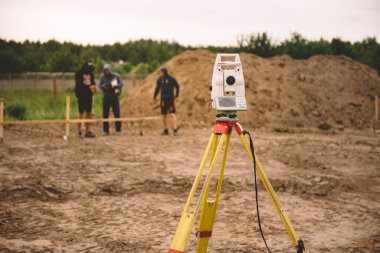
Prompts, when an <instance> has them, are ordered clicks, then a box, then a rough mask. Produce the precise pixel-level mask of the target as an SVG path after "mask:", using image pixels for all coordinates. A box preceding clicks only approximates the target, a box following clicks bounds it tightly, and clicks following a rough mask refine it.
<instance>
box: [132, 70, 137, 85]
mask: <svg viewBox="0 0 380 253" xmlns="http://www.w3.org/2000/svg"><path fill="white" fill-rule="evenodd" d="M135 87H136V74H134V73H133V74H132V88H135Z"/></svg>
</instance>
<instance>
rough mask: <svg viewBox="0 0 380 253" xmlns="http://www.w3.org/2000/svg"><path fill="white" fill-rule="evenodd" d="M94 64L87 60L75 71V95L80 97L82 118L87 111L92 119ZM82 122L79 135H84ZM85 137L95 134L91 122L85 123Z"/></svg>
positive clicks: (79, 114) (87, 114)
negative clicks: (91, 128)
mask: <svg viewBox="0 0 380 253" xmlns="http://www.w3.org/2000/svg"><path fill="white" fill-rule="evenodd" d="M93 71H94V65H93V63H92V62H91V61H86V62H85V63H84V64H83V65H82V68H81V69H80V70H78V71H77V72H76V73H75V95H76V97H77V99H78V112H79V113H78V118H79V119H82V118H83V114H84V113H86V118H87V119H90V118H91V114H92V96H93V94H94V93H95V80H94V74H93V73H92V72H93ZM81 128H82V124H81V123H78V133H77V136H78V137H80V138H81V137H83V135H82V130H81ZM85 131H86V132H85V134H84V137H87V138H93V137H95V135H94V134H93V133H92V132H91V131H90V123H85Z"/></svg>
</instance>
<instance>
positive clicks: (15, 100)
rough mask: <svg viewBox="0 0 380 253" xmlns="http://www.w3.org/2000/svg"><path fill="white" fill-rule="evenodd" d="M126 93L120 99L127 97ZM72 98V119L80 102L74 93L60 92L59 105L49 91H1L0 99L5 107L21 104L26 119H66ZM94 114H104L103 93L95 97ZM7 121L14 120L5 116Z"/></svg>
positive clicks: (75, 116) (75, 115)
mask: <svg viewBox="0 0 380 253" xmlns="http://www.w3.org/2000/svg"><path fill="white" fill-rule="evenodd" d="M125 93H126V92H125V91H124V92H123V94H122V95H121V96H120V99H121V98H122V97H123V96H124V95H125ZM67 95H69V96H70V118H77V114H78V102H77V99H76V97H75V93H74V92H73V91H60V92H58V93H57V103H56V104H54V102H53V94H52V92H51V90H48V89H6V90H0V98H3V99H4V104H5V107H7V106H9V105H15V104H19V105H20V104H21V105H24V106H25V107H26V115H25V119H27V120H41V119H65V117H66V96H67ZM93 113H94V114H95V115H96V116H101V114H102V93H101V92H99V91H98V92H97V93H96V94H95V96H94V106H93ZM5 120H14V118H11V117H9V116H8V115H5Z"/></svg>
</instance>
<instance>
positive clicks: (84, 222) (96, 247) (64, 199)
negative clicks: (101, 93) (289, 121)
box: [0, 127, 380, 253]
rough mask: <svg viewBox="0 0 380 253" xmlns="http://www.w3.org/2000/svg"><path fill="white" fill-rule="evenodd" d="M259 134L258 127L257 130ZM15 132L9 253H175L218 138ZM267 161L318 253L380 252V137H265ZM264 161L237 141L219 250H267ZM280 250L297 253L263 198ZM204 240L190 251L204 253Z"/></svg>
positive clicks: (220, 218)
mask: <svg viewBox="0 0 380 253" xmlns="http://www.w3.org/2000/svg"><path fill="white" fill-rule="evenodd" d="M248 130H250V129H248ZM60 132H63V131H61V129H60V131H57V129H50V128H48V127H44V128H40V127H22V128H19V127H12V128H11V129H6V132H5V142H4V143H1V144H0V173H1V179H0V252H167V250H168V248H169V245H170V243H171V239H172V237H173V234H174V232H175V229H176V226H177V224H178V221H179V217H180V215H181V212H182V209H183V206H184V203H185V200H186V197H187V194H188V193H189V190H190V187H191V185H192V182H193V179H194V176H195V173H196V170H197V168H198V166H199V163H200V160H201V156H202V154H203V152H204V149H205V147H206V145H207V141H208V139H209V136H210V133H211V129H209V128H203V129H196V130H191V129H189V128H187V129H182V130H181V134H180V136H178V137H173V136H170V137H162V136H159V130H147V131H146V132H145V135H144V136H139V135H137V134H136V133H135V132H132V131H131V130H129V129H128V130H126V131H125V132H124V134H123V135H121V136H116V135H110V136H105V137H102V136H101V137H97V138H95V139H76V138H74V137H72V138H71V139H70V140H69V142H68V143H65V142H64V141H63V140H62V137H61V136H60V134H59V133H60ZM253 135H254V143H255V146H256V152H257V154H258V156H259V157H260V160H261V163H262V165H263V167H264V170H265V171H266V172H267V174H268V177H269V179H270V181H271V182H272V184H273V186H274V188H275V190H276V191H277V193H278V196H279V198H280V200H281V202H282V204H283V205H284V208H285V209H286V211H287V213H288V215H289V217H290V219H291V220H292V222H293V225H294V227H295V229H296V231H297V233H298V235H299V236H300V237H301V238H302V239H303V240H304V241H305V243H306V247H307V250H308V252H335V253H336V252H380V197H379V194H380V179H379V178H380V138H379V135H377V137H376V136H374V135H373V134H371V133H366V132H363V131H361V132H351V133H347V132H346V131H344V132H337V133H334V132H330V133H322V132H303V133H278V132H270V131H265V130H257V131H253ZM253 187H254V185H253V173H252V163H251V161H250V160H249V159H248V156H247V154H246V153H245V151H244V149H243V148H242V145H241V144H240V142H239V139H238V137H237V135H236V134H233V136H232V143H231V148H230V152H229V155H228V162H227V169H226V175H225V180H224V184H223V189H222V196H221V200H220V205H219V209H218V213H217V218H216V223H215V228H214V232H213V237H212V239H211V241H210V246H209V252H247V253H248V252H266V251H265V248H264V245H263V242H262V239H261V237H260V233H259V231H258V226H257V223H256V222H257V216H256V211H255V197H254V191H253ZM259 200H260V210H261V217H262V223H263V230H264V233H265V235H266V237H267V241H268V244H269V247H270V248H271V249H272V252H295V249H294V248H293V247H292V245H291V241H290V238H289V237H288V235H287V233H286V231H285V229H284V228H283V225H282V223H281V222H280V220H279V218H278V216H277V214H276V212H275V210H274V208H273V206H272V204H271V202H270V199H269V197H268V196H267V195H266V193H265V191H264V190H263V188H262V187H261V183H260V188H259ZM195 243H196V238H195V236H192V237H191V239H190V243H189V247H188V248H189V250H188V252H194V245H195Z"/></svg>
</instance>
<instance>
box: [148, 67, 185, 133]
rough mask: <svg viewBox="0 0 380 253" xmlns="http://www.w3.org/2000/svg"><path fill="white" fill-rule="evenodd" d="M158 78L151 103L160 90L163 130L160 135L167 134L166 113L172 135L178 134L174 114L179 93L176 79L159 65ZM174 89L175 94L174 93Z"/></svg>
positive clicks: (155, 99) (154, 100)
mask: <svg viewBox="0 0 380 253" xmlns="http://www.w3.org/2000/svg"><path fill="white" fill-rule="evenodd" d="M158 75H159V77H158V79H157V83H156V89H155V90H154V95H153V104H155V103H156V102H157V96H158V93H159V92H160V91H161V103H160V107H161V114H162V122H163V125H164V131H163V132H162V134H161V135H169V130H168V122H167V116H168V114H169V115H170V117H171V118H172V124H173V135H174V136H176V135H177V134H178V127H177V117H176V115H175V113H176V109H175V102H176V99H177V98H178V95H179V84H178V82H177V80H176V79H175V78H174V77H172V76H171V75H169V72H168V70H167V69H166V68H165V67H161V68H160V70H159V71H158ZM174 89H175V94H174Z"/></svg>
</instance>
